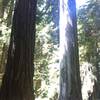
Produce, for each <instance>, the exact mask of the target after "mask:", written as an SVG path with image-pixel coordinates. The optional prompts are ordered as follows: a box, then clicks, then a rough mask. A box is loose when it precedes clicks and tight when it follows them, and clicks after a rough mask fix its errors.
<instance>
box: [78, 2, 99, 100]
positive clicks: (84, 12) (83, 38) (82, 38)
mask: <svg viewBox="0 0 100 100" xmlns="http://www.w3.org/2000/svg"><path fill="white" fill-rule="evenodd" d="M99 12H100V3H99V2H97V0H89V1H88V2H87V4H86V5H84V6H82V7H81V8H80V10H79V11H78V30H79V47H80V63H81V65H82V63H84V62H88V63H90V64H91V65H92V66H88V65H86V67H84V70H86V69H87V72H85V73H86V74H84V81H83V80H82V83H83V85H82V87H83V89H84V88H86V87H85V85H86V83H85V81H86V80H85V79H86V77H87V75H89V73H91V71H92V73H91V75H92V76H93V77H92V78H91V77H90V78H89V80H91V83H92V84H93V85H92V87H91V88H90V89H88V88H87V89H88V91H87V92H89V94H90V96H92V97H91V98H92V100H96V98H98V99H99V98H100V97H99V96H100V94H99V93H100V92H99V91H100V87H99V85H100V78H99V74H100V68H99V66H100V65H99V63H100V57H99V55H100V19H99V17H100V14H99ZM90 64H89V65H90ZM83 65H84V64H83ZM81 72H82V71H81ZM83 72H84V71H83ZM91 75H90V76H91ZM89 80H88V81H87V84H88V82H89ZM84 83H85V84H84ZM86 86H87V87H89V86H90V85H89V86H88V85H86ZM92 88H94V89H93V90H92ZM92 91H93V93H92ZM83 92H84V93H86V91H84V90H83ZM84 93H83V94H84ZM83 98H84V97H83Z"/></svg>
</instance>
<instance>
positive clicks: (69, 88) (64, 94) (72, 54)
mask: <svg viewBox="0 0 100 100" xmlns="http://www.w3.org/2000/svg"><path fill="white" fill-rule="evenodd" d="M76 23H77V20H76V4H75V0H60V97H59V99H60V100H82V95H81V81H80V70H79V56H78V43H77V24H76Z"/></svg>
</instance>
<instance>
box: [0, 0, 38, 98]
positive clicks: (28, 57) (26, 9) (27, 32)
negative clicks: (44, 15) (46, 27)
mask: <svg viewBox="0 0 100 100" xmlns="http://www.w3.org/2000/svg"><path fill="white" fill-rule="evenodd" d="M36 1H37V0H16V3H15V9H14V16H13V23H12V33H11V39H10V46H9V50H8V58H7V64H6V70H5V74H4V76H3V81H2V86H1V89H0V100H34V99H33V92H34V91H33V72H34V66H33V53H34V44H35V20H36V19H35V18H36Z"/></svg>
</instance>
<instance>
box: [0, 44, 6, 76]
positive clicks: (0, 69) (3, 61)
mask: <svg viewBox="0 0 100 100" xmlns="http://www.w3.org/2000/svg"><path fill="white" fill-rule="evenodd" d="M7 51H8V46H7V44H6V43H4V44H3V48H2V55H1V62H0V73H1V74H2V73H4V70H5V65H6V60H7Z"/></svg>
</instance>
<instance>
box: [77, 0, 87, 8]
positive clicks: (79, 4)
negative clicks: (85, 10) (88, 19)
mask: <svg viewBox="0 0 100 100" xmlns="http://www.w3.org/2000/svg"><path fill="white" fill-rule="evenodd" d="M86 1H87V0H76V6H77V8H79V6H82V5H84V4H85V2H86Z"/></svg>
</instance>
